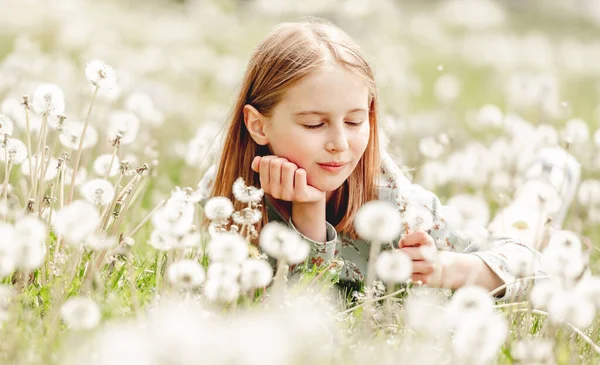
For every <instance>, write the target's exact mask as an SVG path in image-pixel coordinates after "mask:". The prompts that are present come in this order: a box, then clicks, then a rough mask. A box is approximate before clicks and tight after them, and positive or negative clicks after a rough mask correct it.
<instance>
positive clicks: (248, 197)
mask: <svg viewBox="0 0 600 365" xmlns="http://www.w3.org/2000/svg"><path fill="white" fill-rule="evenodd" d="M232 192H233V196H234V197H235V199H236V200H238V201H239V202H242V203H259V202H261V201H262V198H263V195H264V191H263V189H258V188H255V187H254V186H247V185H246V183H245V182H244V179H243V178H241V177H238V178H237V180H235V182H234V183H233V187H232Z"/></svg>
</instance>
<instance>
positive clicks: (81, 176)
mask: <svg viewBox="0 0 600 365" xmlns="http://www.w3.org/2000/svg"><path fill="white" fill-rule="evenodd" d="M72 178H73V168H71V167H69V166H66V167H65V183H66V184H68V183H70V182H71V179H72ZM86 178H87V170H86V169H85V167H83V166H79V170H77V176H75V186H79V185H81V184H82V183H83V182H85V179H86Z"/></svg>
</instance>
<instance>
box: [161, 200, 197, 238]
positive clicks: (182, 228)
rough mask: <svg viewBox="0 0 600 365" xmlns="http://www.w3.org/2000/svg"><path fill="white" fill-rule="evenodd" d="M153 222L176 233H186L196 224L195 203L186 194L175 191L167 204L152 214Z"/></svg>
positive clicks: (164, 229)
mask: <svg viewBox="0 0 600 365" xmlns="http://www.w3.org/2000/svg"><path fill="white" fill-rule="evenodd" d="M152 224H153V225H154V227H155V228H157V229H160V230H162V231H165V232H171V233H172V234H174V235H183V234H186V233H188V232H189V231H190V230H191V228H192V226H193V224H194V204H193V203H191V202H190V201H189V200H188V199H187V197H186V196H185V195H184V194H179V193H173V195H172V196H171V198H169V200H167V202H166V203H165V205H164V206H162V207H161V208H159V209H158V210H157V211H156V212H155V213H154V214H153V215H152Z"/></svg>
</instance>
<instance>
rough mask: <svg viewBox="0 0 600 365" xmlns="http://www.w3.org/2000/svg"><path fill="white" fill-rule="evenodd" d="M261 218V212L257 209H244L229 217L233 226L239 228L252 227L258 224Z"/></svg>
mask: <svg viewBox="0 0 600 365" xmlns="http://www.w3.org/2000/svg"><path fill="white" fill-rule="evenodd" d="M261 218H262V212H261V211H260V210H259V209H252V208H248V207H246V208H244V209H242V211H241V212H234V213H233V214H232V215H231V219H232V220H233V222H234V223H235V224H238V225H240V226H243V225H246V226H252V225H254V224H256V223H258V222H260V220H261Z"/></svg>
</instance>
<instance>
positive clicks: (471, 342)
mask: <svg viewBox="0 0 600 365" xmlns="http://www.w3.org/2000/svg"><path fill="white" fill-rule="evenodd" d="M488 296H489V295H488ZM507 336H508V325H507V323H506V320H505V319H504V318H503V317H501V316H500V315H499V314H497V313H496V312H493V311H492V312H491V313H490V314H489V315H488V316H487V317H486V318H485V319H482V318H480V317H478V316H466V317H462V318H460V322H459V324H458V327H457V328H456V330H455V332H454V336H453V338H452V348H453V349H454V353H455V354H456V355H457V356H458V357H459V358H460V359H462V360H463V361H461V362H459V363H469V364H487V363H489V361H490V360H492V359H494V358H495V357H496V356H497V354H498V350H500V348H501V347H502V344H504V341H505V340H506V337H507Z"/></svg>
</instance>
